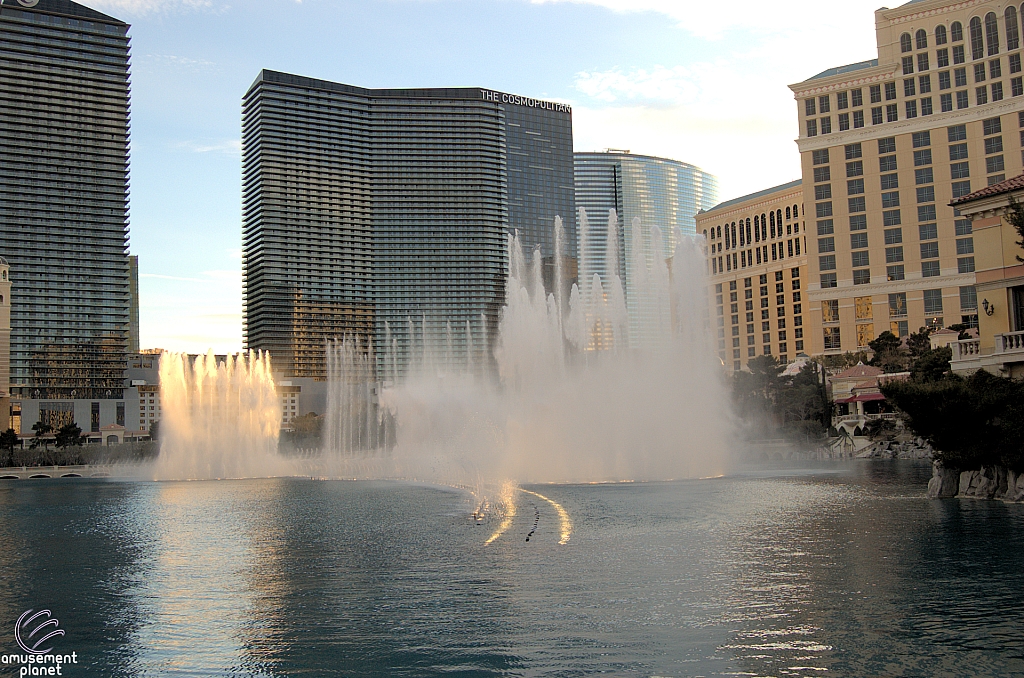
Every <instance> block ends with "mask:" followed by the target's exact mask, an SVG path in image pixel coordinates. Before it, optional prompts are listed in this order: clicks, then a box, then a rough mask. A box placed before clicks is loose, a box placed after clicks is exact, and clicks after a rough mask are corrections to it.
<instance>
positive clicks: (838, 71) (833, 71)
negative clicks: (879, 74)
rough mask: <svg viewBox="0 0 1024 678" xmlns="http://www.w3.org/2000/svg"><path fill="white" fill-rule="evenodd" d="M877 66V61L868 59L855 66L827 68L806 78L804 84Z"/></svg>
mask: <svg viewBox="0 0 1024 678" xmlns="http://www.w3.org/2000/svg"><path fill="white" fill-rule="evenodd" d="M877 65H878V59H868V60H867V61H858V62H857V63H855V64H847V65H845V66H836V67H835V68H828V69H826V70H824V71H822V72H821V73H818V74H817V75H815V76H812V77H810V78H807V80H806V81H805V82H809V81H811V80H818V79H820V78H831V77H832V76H833V75H842V74H843V73H852V72H853V71H859V70H862V69H865V68H874V67H875V66H877Z"/></svg>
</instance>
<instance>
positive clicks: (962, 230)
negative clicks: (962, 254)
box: [953, 219, 974, 236]
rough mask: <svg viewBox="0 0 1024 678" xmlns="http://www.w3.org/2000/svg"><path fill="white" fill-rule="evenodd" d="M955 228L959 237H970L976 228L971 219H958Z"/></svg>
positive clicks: (954, 224) (954, 223)
mask: <svg viewBox="0 0 1024 678" xmlns="http://www.w3.org/2000/svg"><path fill="white" fill-rule="evenodd" d="M953 228H954V229H955V231H956V234H957V235H958V236H962V235H970V234H971V233H973V232H974V226H973V224H972V223H971V220H970V219H957V220H955V221H954V222H953Z"/></svg>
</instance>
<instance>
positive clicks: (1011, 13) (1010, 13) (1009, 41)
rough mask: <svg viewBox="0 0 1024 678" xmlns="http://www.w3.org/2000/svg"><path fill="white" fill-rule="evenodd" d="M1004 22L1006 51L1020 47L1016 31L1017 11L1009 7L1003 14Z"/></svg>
mask: <svg viewBox="0 0 1024 678" xmlns="http://www.w3.org/2000/svg"><path fill="white" fill-rule="evenodd" d="M1003 16H1004V18H1005V20H1006V49H1008V50H1009V49H1017V48H1018V47H1020V32H1019V31H1018V30H1017V9H1016V8H1015V7H1014V6H1013V5H1010V6H1009V7H1007V8H1006V12H1005V13H1004V14H1003Z"/></svg>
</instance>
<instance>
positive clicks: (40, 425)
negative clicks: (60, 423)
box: [30, 421, 53, 449]
mask: <svg viewBox="0 0 1024 678" xmlns="http://www.w3.org/2000/svg"><path fill="white" fill-rule="evenodd" d="M32 433H33V434H34V437H33V438H32V444H31V445H30V447H31V448H32V449H36V448H37V447H39V446H40V445H42V446H43V447H44V448H45V447H46V446H47V445H49V442H48V441H47V440H46V439H45V438H44V436H47V435H49V434H51V433H53V427H52V426H50V425H49V424H47V423H44V422H41V421H37V422H36V423H34V424H32Z"/></svg>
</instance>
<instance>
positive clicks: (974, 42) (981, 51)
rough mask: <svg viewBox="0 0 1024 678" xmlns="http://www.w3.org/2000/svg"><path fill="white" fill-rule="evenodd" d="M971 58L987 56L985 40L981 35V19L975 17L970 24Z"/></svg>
mask: <svg viewBox="0 0 1024 678" xmlns="http://www.w3.org/2000/svg"><path fill="white" fill-rule="evenodd" d="M970 32H971V58H972V59H980V58H982V57H983V56H985V42H984V39H983V38H982V35H981V19H979V18H978V17H974V18H973V19H971V24H970Z"/></svg>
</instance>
